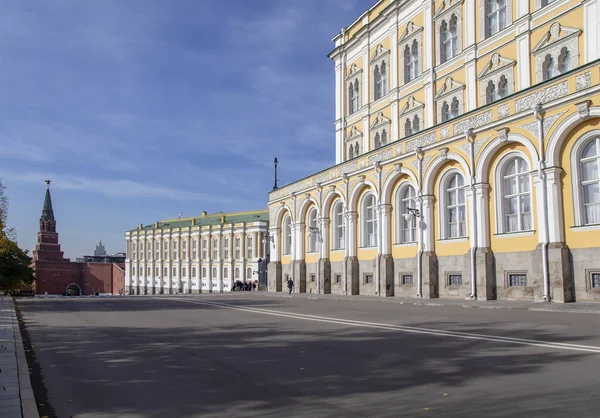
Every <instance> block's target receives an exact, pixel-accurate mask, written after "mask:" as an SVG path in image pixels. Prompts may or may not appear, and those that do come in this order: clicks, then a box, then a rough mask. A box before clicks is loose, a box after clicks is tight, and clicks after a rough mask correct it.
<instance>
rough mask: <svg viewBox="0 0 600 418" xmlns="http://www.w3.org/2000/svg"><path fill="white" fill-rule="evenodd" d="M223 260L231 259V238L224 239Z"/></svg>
mask: <svg viewBox="0 0 600 418" xmlns="http://www.w3.org/2000/svg"><path fill="white" fill-rule="evenodd" d="M223 258H224V259H226V260H228V259H229V237H225V238H223Z"/></svg>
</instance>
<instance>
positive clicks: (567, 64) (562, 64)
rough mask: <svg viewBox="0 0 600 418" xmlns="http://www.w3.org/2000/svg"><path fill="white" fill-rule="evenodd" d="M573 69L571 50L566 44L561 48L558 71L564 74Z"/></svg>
mask: <svg viewBox="0 0 600 418" xmlns="http://www.w3.org/2000/svg"><path fill="white" fill-rule="evenodd" d="M570 69H571V52H570V51H569V48H567V47H566V46H565V47H563V48H562V49H561V50H560V55H559V56H558V73H559V74H564V73H566V72H567V71H569V70H570Z"/></svg>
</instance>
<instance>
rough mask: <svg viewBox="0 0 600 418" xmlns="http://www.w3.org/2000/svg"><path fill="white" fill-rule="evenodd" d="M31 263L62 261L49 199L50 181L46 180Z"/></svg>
mask: <svg viewBox="0 0 600 418" xmlns="http://www.w3.org/2000/svg"><path fill="white" fill-rule="evenodd" d="M33 261H34V262H35V261H58V262H62V261H63V252H62V251H61V250H60V244H59V243H58V232H56V219H54V211H53V210H52V199H51V198H50V180H46V197H45V198H44V207H43V209H42V216H41V217H40V232H38V239H37V244H36V246H35V250H34V251H33Z"/></svg>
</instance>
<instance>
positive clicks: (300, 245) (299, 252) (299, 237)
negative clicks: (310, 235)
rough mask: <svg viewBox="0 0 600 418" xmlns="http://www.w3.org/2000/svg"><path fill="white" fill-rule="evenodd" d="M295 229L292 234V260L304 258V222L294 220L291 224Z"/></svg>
mask: <svg viewBox="0 0 600 418" xmlns="http://www.w3.org/2000/svg"><path fill="white" fill-rule="evenodd" d="M293 228H294V230H295V233H294V236H293V237H292V238H293V239H294V246H293V248H292V249H293V250H294V260H297V261H299V260H304V241H305V238H304V237H305V235H306V224H305V223H304V222H296V223H295V224H294V225H293Z"/></svg>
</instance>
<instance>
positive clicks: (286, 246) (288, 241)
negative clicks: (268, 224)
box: [281, 215, 293, 255]
mask: <svg viewBox="0 0 600 418" xmlns="http://www.w3.org/2000/svg"><path fill="white" fill-rule="evenodd" d="M282 225H283V228H281V231H282V233H283V245H282V250H283V255H291V254H292V235H293V234H292V217H291V216H290V215H285V217H284V218H283V222H282Z"/></svg>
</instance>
